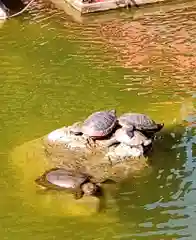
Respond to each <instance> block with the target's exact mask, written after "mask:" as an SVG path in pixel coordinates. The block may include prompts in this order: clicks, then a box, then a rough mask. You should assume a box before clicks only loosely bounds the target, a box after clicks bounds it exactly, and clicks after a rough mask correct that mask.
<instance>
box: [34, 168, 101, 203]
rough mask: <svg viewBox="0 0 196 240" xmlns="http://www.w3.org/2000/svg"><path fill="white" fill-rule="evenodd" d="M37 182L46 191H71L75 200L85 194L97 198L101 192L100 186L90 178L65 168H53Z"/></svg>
mask: <svg viewBox="0 0 196 240" xmlns="http://www.w3.org/2000/svg"><path fill="white" fill-rule="evenodd" d="M35 182H36V183H37V184H38V185H39V186H41V187H44V188H45V189H56V190H66V189H67V190H70V191H72V192H73V193H74V197H75V199H80V198H82V197H83V195H84V194H85V195H94V196H96V195H98V194H99V193H100V191H101V188H100V186H99V184H97V183H93V182H92V181H91V177H90V176H88V175H85V174H83V173H78V172H77V173H76V172H74V171H68V170H66V169H63V168H52V169H50V170H48V171H46V172H45V173H44V174H43V175H41V176H40V177H38V178H37V179H36V180H35Z"/></svg>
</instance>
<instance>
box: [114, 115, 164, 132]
mask: <svg viewBox="0 0 196 240" xmlns="http://www.w3.org/2000/svg"><path fill="white" fill-rule="evenodd" d="M118 123H119V125H120V126H122V127H126V128H130V126H133V127H134V129H136V130H139V131H141V132H143V133H144V134H147V136H153V135H154V133H156V132H159V131H160V130H161V129H162V128H163V126H164V124H163V123H156V122H155V121H154V120H152V119H151V118H150V117H149V116H147V115H145V114H142V113H124V114H123V115H121V116H120V117H119V118H118Z"/></svg>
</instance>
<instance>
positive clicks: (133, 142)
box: [107, 126, 152, 147]
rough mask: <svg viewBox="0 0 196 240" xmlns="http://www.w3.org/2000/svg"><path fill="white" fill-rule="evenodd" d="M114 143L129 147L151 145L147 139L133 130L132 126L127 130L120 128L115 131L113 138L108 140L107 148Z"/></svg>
mask: <svg viewBox="0 0 196 240" xmlns="http://www.w3.org/2000/svg"><path fill="white" fill-rule="evenodd" d="M116 143H123V144H126V145H128V146H130V147H137V146H138V147H139V146H148V145H150V144H151V143H152V140H151V139H148V138H147V137H146V136H145V135H144V134H142V133H141V132H140V131H137V130H134V127H133V126H130V127H129V128H126V127H122V128H119V129H117V130H116V132H115V133H114V136H113V137H112V138H111V139H110V140H108V142H107V146H108V147H110V146H112V145H114V144H116Z"/></svg>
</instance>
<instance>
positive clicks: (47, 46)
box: [0, 1, 196, 240]
mask: <svg viewBox="0 0 196 240" xmlns="http://www.w3.org/2000/svg"><path fill="white" fill-rule="evenodd" d="M43 7H45V8H43ZM44 9H46V10H47V11H45V10H44ZM102 16H103V17H100V15H95V17H93V16H89V18H85V19H82V20H81V19H80V22H75V21H74V20H73V17H72V16H68V15H66V14H65V13H63V12H61V11H59V10H57V9H55V8H54V7H53V8H51V7H49V6H48V5H44V4H43V3H39V2H38V3H36V4H34V5H33V6H32V10H31V11H30V15H28V14H26V15H24V16H21V17H19V18H13V19H11V20H9V21H7V22H5V23H4V24H3V25H2V27H1V29H0V62H1V65H0V89H1V91H0V116H1V118H0V134H1V140H0V156H1V163H0V164H1V165H0V166H1V174H0V180H1V184H0V188H1V198H0V203H1V204H0V209H1V210H0V219H1V224H0V238H1V239H9V240H12V239H13V240H17V239H28V240H31V239H40V240H41V239H42V240H50V239H85V240H86V239H91V240H92V239H97V240H98V239H100V240H101V239H104V240H106V239H108V240H109V239H137V240H139V239H150V240H153V239H156V240H157V239H173V240H174V239H181V240H184V239H191V240H195V239H196V231H195V227H196V171H195V168H196V137H195V132H196V130H195V126H196V110H195V107H196V100H195V99H196V71H195V69H196V1H192V2H191V1H189V3H187V4H183V3H180V4H171V5H169V6H164V7H161V6H154V7H153V8H152V9H151V8H147V9H143V8H140V9H138V10H134V11H127V10H120V11H115V12H112V13H108V14H103V15H102ZM82 21H83V22H82ZM110 108H116V109H117V111H118V114H120V113H123V112H127V111H136V112H144V113H147V114H149V115H150V116H152V117H153V118H154V119H155V120H157V121H163V122H165V129H164V131H162V133H161V134H160V137H159V140H158V141H157V145H156V146H155V150H154V154H153V156H152V159H151V160H152V163H153V164H152V169H151V171H150V173H146V174H143V175H142V176H140V177H139V178H135V179H132V180H131V181H130V180H128V179H127V180H124V181H122V182H121V183H120V184H118V186H117V187H116V189H115V192H112V191H111V192H110V194H109V193H108V201H107V204H106V209H105V211H104V212H103V213H99V214H98V213H95V214H90V213H89V210H88V207H87V208H82V206H80V207H79V206H77V204H75V205H74V204H73V205H72V204H71V203H70V202H71V200H70V202H69V201H63V200H64V196H61V195H58V194H56V195H55V194H48V195H39V194H37V193H36V191H35V187H34V185H33V184H31V183H32V182H31V181H32V179H31V177H32V174H33V173H36V170H37V169H38V162H36V159H35V162H34V164H33V165H32V164H31V165H30V164H29V163H28V161H27V162H23V161H22V160H21V158H22V157H21V156H22V155H20V153H19V152H17V151H16V153H17V154H15V155H17V156H15V159H18V161H13V157H12V158H10V155H12V156H13V152H14V149H15V148H16V147H17V146H21V149H22V148H23V146H24V145H25V143H27V142H29V141H31V140H33V139H36V138H38V137H41V136H43V135H44V134H46V133H48V132H50V131H52V130H54V129H56V128H59V127H61V126H63V125H67V124H70V123H72V122H74V121H77V120H80V119H83V118H85V117H86V116H87V115H88V114H90V113H91V112H93V111H97V110H100V109H110ZM20 160H21V161H20ZM61 197H62V199H61Z"/></svg>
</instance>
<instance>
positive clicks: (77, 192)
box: [74, 187, 84, 200]
mask: <svg viewBox="0 0 196 240" xmlns="http://www.w3.org/2000/svg"><path fill="white" fill-rule="evenodd" d="M83 195H84V192H83V191H82V189H81V188H80V187H79V188H77V189H75V192H74V198H75V199H76V200H78V199H80V198H82V197H83Z"/></svg>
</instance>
